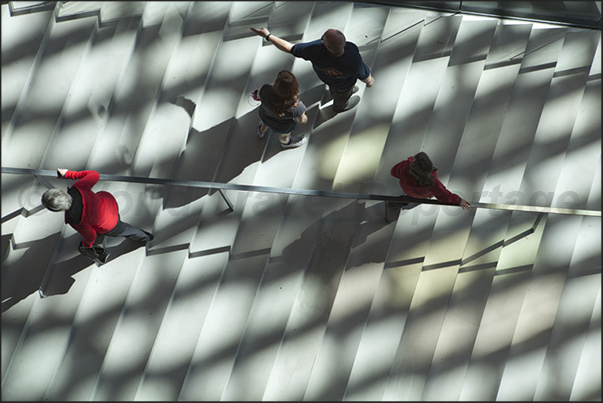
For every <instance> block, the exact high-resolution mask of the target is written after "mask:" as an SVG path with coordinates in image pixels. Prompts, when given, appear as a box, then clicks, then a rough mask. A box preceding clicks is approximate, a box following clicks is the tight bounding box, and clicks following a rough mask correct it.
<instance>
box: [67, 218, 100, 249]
mask: <svg viewBox="0 0 603 403" xmlns="http://www.w3.org/2000/svg"><path fill="white" fill-rule="evenodd" d="M71 226H72V227H73V229H74V230H76V231H77V232H79V233H80V235H81V236H83V237H84V240H83V241H82V244H83V245H84V247H85V248H91V247H92V244H94V241H95V240H96V231H95V230H94V229H93V228H92V227H91V226H90V225H88V224H84V225H73V224H71Z"/></svg>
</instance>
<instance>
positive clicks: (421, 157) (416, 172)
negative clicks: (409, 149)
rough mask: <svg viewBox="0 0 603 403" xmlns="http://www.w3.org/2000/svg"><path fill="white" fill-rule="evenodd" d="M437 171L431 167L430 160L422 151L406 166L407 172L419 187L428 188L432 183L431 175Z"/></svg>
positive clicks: (432, 177)
mask: <svg viewBox="0 0 603 403" xmlns="http://www.w3.org/2000/svg"><path fill="white" fill-rule="evenodd" d="M437 170H438V169H437V168H436V167H434V166H433V163H432V162H431V159H430V158H429V156H428V155H427V154H425V153H424V152H423V151H421V152H420V153H417V154H416V155H415V157H414V159H413V160H412V161H411V162H410V164H409V166H408V172H410V174H411V175H412V177H413V178H414V179H415V180H416V181H417V183H418V184H419V186H423V187H427V188H430V187H432V186H433V183H434V176H433V173H434V172H435V171H437Z"/></svg>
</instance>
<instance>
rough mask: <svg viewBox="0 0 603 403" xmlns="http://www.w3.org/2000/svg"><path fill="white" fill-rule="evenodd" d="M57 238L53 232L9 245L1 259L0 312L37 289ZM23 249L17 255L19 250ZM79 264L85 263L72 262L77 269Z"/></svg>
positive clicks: (58, 234) (79, 267) (57, 234)
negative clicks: (33, 239) (0, 294)
mask: <svg viewBox="0 0 603 403" xmlns="http://www.w3.org/2000/svg"><path fill="white" fill-rule="evenodd" d="M59 237H60V233H54V234H52V235H49V236H47V237H46V238H42V239H38V240H35V241H31V242H23V243H20V244H17V245H13V247H12V248H11V251H9V252H8V253H7V256H6V258H5V260H4V261H3V262H2V312H6V311H7V310H8V309H10V308H12V307H13V306H15V305H16V304H17V303H19V302H20V301H22V300H24V299H25V298H27V297H28V296H29V295H31V294H32V293H35V292H37V291H38V289H39V288H40V286H41V285H42V282H43V280H44V276H45V274H46V270H47V268H48V267H49V261H50V259H51V258H52V255H53V252H54V248H55V246H56V243H57V241H58V239H59ZM25 248H27V250H26V251H25V252H24V253H23V254H22V255H21V256H20V257H18V258H17V257H16V256H18V254H19V253H20V250H22V249H25ZM11 254H14V257H12V256H10V255H11ZM13 259H14V261H13ZM88 262H89V261H88ZM81 263H85V262H77V263H76V264H80V266H78V269H79V270H81V269H83V268H84V266H83V265H81ZM86 263H87V262H86ZM86 265H87V264H86ZM79 270H78V271H79Z"/></svg>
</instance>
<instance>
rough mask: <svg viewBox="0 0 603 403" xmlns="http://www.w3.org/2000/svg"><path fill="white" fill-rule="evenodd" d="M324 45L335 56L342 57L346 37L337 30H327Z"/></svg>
mask: <svg viewBox="0 0 603 403" xmlns="http://www.w3.org/2000/svg"><path fill="white" fill-rule="evenodd" d="M321 39H322V43H323V44H324V45H325V48H327V50H328V51H329V53H331V54H332V55H333V56H341V55H343V52H344V47H345V35H344V34H343V32H341V31H339V30H337V29H332V28H331V29H327V30H326V31H325V33H324V34H323V35H322V38H321Z"/></svg>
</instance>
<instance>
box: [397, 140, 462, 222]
mask: <svg viewBox="0 0 603 403" xmlns="http://www.w3.org/2000/svg"><path fill="white" fill-rule="evenodd" d="M437 170H438V169H437V168H436V167H434V166H433V163H432V162H431V159H430V158H429V156H427V154H425V153H424V152H423V151H421V152H420V153H418V154H416V155H415V156H414V157H408V159H406V160H404V161H402V162H399V163H397V164H396V165H394V167H393V168H392V170H391V174H392V176H393V177H395V178H398V179H400V187H401V188H402V190H403V191H404V193H406V195H407V196H410V197H414V198H417V199H429V198H430V197H435V198H436V199H438V200H439V201H441V202H443V203H451V204H458V205H459V206H461V207H462V208H463V209H465V210H468V209H469V207H470V206H471V203H469V202H468V201H466V200H463V199H461V197H460V196H459V195H456V194H454V193H451V192H450V191H449V190H448V189H446V187H445V186H444V185H443V184H442V182H440V180H439V179H438V174H437V173H436V171H437ZM406 204H408V203H402V206H404V205H406ZM416 205H417V204H415V203H413V207H414V206H416ZM407 209H408V208H407Z"/></svg>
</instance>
